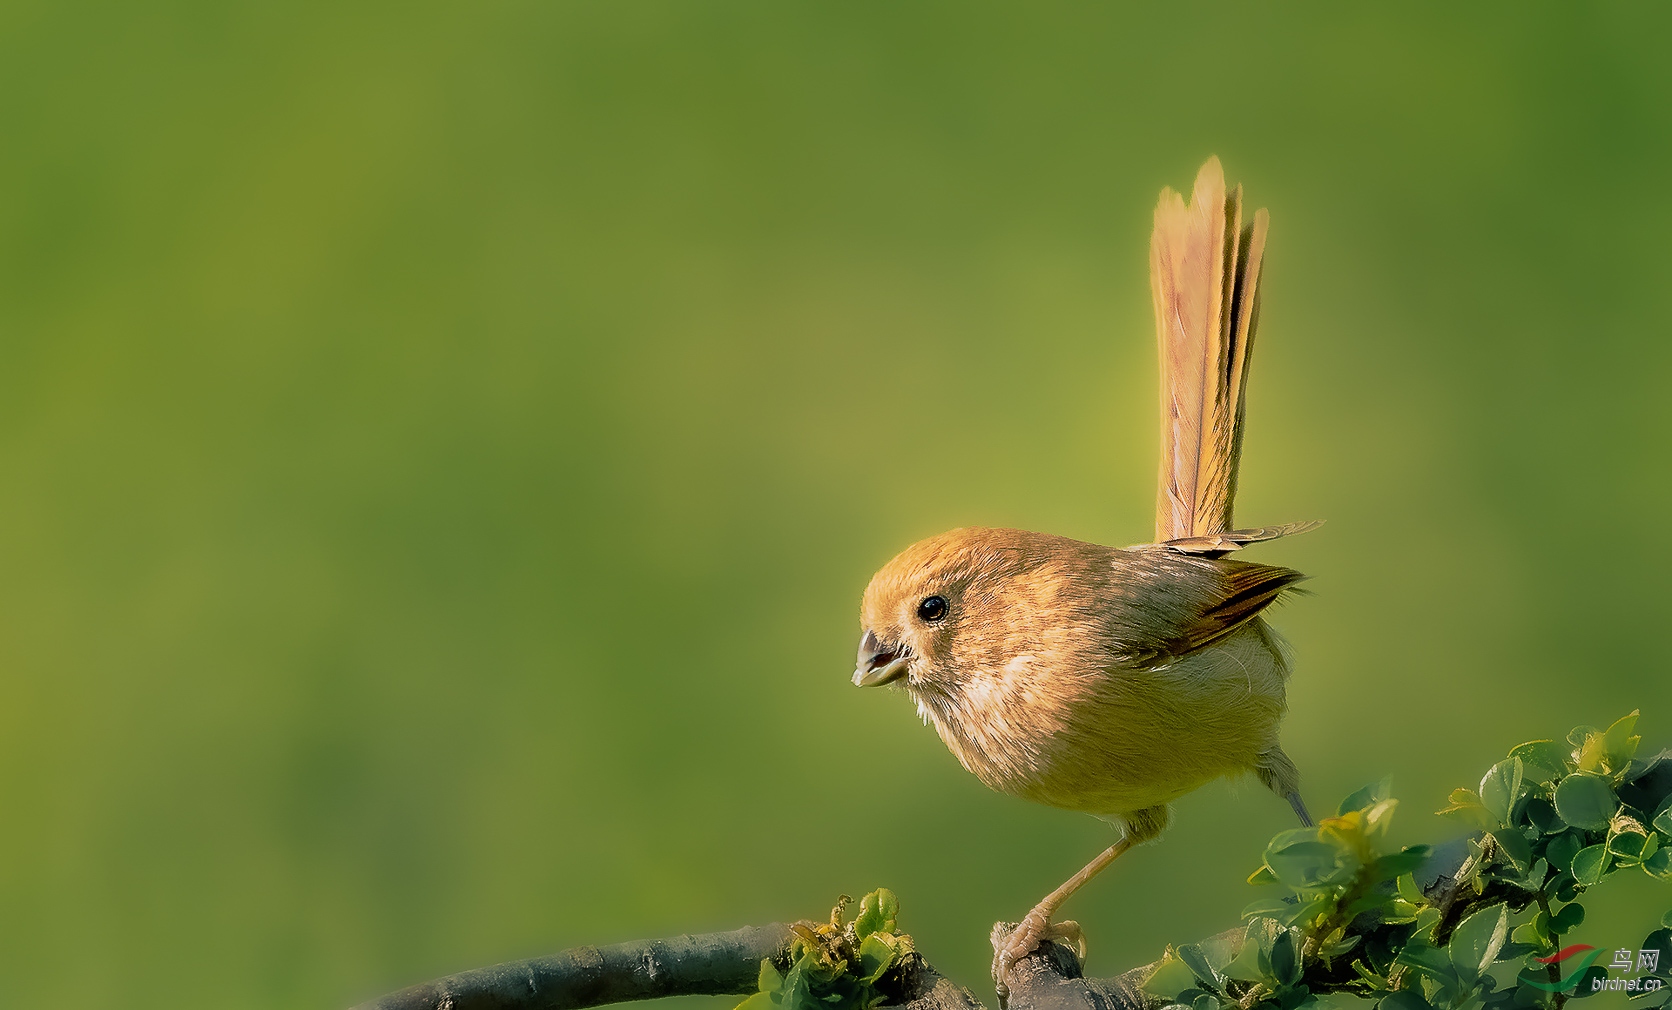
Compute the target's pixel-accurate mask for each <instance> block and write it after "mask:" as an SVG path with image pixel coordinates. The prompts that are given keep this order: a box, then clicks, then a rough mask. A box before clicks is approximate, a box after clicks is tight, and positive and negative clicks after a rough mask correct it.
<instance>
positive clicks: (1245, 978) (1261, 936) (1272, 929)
mask: <svg viewBox="0 0 1672 1010" xmlns="http://www.w3.org/2000/svg"><path fill="white" fill-rule="evenodd" d="M1282 928H1283V927H1282V926H1281V925H1280V924H1279V923H1278V922H1277V920H1276V919H1267V918H1260V919H1255V920H1254V921H1252V922H1250V923H1249V924H1248V929H1247V930H1246V931H1245V932H1244V933H1243V936H1242V949H1241V950H1239V951H1237V956H1236V957H1234V958H1232V959H1231V962H1230V963H1229V964H1227V965H1226V966H1225V968H1224V971H1223V974H1224V975H1225V977H1226V978H1234V979H1237V980H1238V981H1240V982H1259V981H1262V980H1264V979H1265V978H1266V976H1267V975H1268V974H1269V973H1270V972H1269V969H1268V966H1267V965H1266V963H1265V958H1264V957H1263V956H1262V947H1264V948H1265V949H1267V950H1269V949H1270V947H1271V941H1272V938H1273V937H1274V936H1276V935H1277V931H1278V930H1281V929H1282Z"/></svg>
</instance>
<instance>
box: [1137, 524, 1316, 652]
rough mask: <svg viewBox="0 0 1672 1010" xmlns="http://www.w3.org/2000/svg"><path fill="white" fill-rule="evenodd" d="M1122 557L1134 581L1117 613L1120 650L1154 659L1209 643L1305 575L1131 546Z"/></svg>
mask: <svg viewBox="0 0 1672 1010" xmlns="http://www.w3.org/2000/svg"><path fill="white" fill-rule="evenodd" d="M1122 554H1123V557H1120V558H1118V559H1117V560H1116V562H1115V565H1116V577H1117V579H1118V580H1119V582H1120V583H1121V584H1122V585H1123V586H1125V587H1127V589H1128V591H1127V592H1125V593H1123V594H1122V602H1121V605H1120V607H1119V609H1118V610H1116V611H1115V612H1114V613H1113V614H1112V615H1111V618H1110V631H1111V633H1112V634H1113V636H1114V639H1115V642H1114V651H1115V652H1116V653H1117V654H1120V655H1123V656H1125V657H1127V661H1128V663H1129V664H1130V665H1133V666H1144V667H1147V666H1155V665H1158V664H1162V663H1165V662H1167V661H1169V660H1171V659H1173V658H1175V657H1177V656H1182V655H1184V654H1185V653H1187V652H1191V651H1193V650H1196V649H1199V648H1201V647H1202V646H1204V645H1208V644H1209V643H1211V642H1213V641H1214V640H1216V639H1218V638H1219V637H1221V636H1222V635H1226V634H1229V633H1230V632H1232V631H1235V630H1236V629H1237V628H1240V627H1241V626H1242V625H1244V624H1246V623H1248V622H1249V621H1251V620H1253V619H1254V618H1255V617H1258V616H1259V615H1260V612H1261V611H1263V610H1265V609H1266V608H1267V607H1269V606H1271V605H1272V604H1273V603H1275V602H1276V601H1277V599H1278V597H1279V596H1281V595H1282V594H1283V592H1284V591H1285V590H1288V589H1292V588H1293V587H1294V586H1295V585H1296V584H1297V583H1299V582H1300V581H1302V580H1303V579H1305V578H1306V576H1304V575H1302V574H1301V573H1300V572H1297V571H1294V570H1293V569H1290V568H1278V567H1276V566H1274V565H1257V564H1252V563H1250V562H1247V561H1229V560H1224V559H1218V558H1206V557H1200V556H1193V555H1189V554H1180V553H1177V552H1174V551H1171V550H1166V549H1162V548H1160V547H1144V548H1132V549H1129V550H1127V551H1124V552H1122Z"/></svg>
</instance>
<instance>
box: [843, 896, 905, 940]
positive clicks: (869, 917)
mask: <svg viewBox="0 0 1672 1010" xmlns="http://www.w3.org/2000/svg"><path fill="white" fill-rule="evenodd" d="M899 916H900V899H899V898H898V897H896V896H895V894H894V892H893V891H890V890H889V889H888V888H886V887H879V888H877V889H876V890H875V891H872V892H871V893H870V894H867V895H866V896H865V897H863V898H860V899H859V915H858V916H856V917H855V918H854V920H853V935H854V936H856V937H858V938H859V939H860V940H864V939H865V938H866V937H867V936H870V935H871V934H872V933H875V932H878V931H881V932H885V933H898V932H899V931H900V924H899Z"/></svg>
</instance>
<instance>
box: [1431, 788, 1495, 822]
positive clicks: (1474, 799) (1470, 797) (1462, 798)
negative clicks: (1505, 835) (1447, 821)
mask: <svg viewBox="0 0 1672 1010" xmlns="http://www.w3.org/2000/svg"><path fill="white" fill-rule="evenodd" d="M1447 799H1448V800H1449V803H1448V805H1447V806H1446V807H1445V808H1444V809H1442V810H1437V811H1435V813H1438V814H1439V815H1441V816H1442V817H1453V818H1456V819H1457V820H1460V821H1463V822H1464V823H1466V824H1472V825H1474V826H1476V827H1480V828H1492V827H1496V826H1497V825H1496V824H1495V823H1494V821H1493V819H1492V814H1491V813H1490V812H1489V811H1488V810H1487V809H1486V804H1484V803H1482V802H1481V799H1480V796H1479V794H1477V793H1476V792H1475V791H1474V790H1473V789H1453V790H1452V791H1451V795H1450V796H1449V797H1447Z"/></svg>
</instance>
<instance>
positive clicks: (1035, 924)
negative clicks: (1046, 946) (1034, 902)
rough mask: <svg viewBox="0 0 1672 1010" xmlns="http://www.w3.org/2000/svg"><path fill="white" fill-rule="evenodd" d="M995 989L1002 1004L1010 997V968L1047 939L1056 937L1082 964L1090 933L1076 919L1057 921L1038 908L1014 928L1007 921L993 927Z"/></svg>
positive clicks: (1001, 1005) (1055, 939)
mask: <svg viewBox="0 0 1672 1010" xmlns="http://www.w3.org/2000/svg"><path fill="white" fill-rule="evenodd" d="M992 940H993V988H994V990H996V991H997V993H998V997H999V1006H1000V1007H1003V1006H1005V1005H1006V1004H1007V1003H1008V1002H1009V999H1010V985H1009V981H1010V971H1011V969H1012V968H1015V967H1016V965H1017V963H1019V962H1020V961H1021V960H1022V958H1024V957H1027V956H1028V955H1029V954H1031V953H1033V952H1034V951H1035V950H1037V949H1038V948H1039V945H1040V944H1041V943H1043V942H1045V941H1046V940H1054V941H1056V942H1059V943H1062V944H1064V945H1065V946H1067V947H1068V948H1069V949H1071V950H1073V951H1074V953H1075V955H1076V956H1077V957H1079V959H1080V961H1081V962H1082V963H1084V962H1085V960H1086V934H1085V931H1084V930H1082V929H1081V928H1080V924H1079V923H1078V922H1075V921H1074V920H1072V919H1065V920H1063V921H1062V922H1056V923H1053V922H1052V921H1051V920H1050V918H1049V917H1048V916H1046V915H1045V913H1043V912H1041V911H1040V910H1039V909H1037V908H1036V909H1034V910H1033V911H1031V912H1029V913H1028V914H1027V915H1025V916H1023V917H1022V921H1021V922H1019V923H1017V924H1016V925H1015V926H1014V927H1012V926H1011V925H1010V924H1009V923H1007V922H1001V923H998V924H996V925H994V926H993V936H992Z"/></svg>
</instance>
